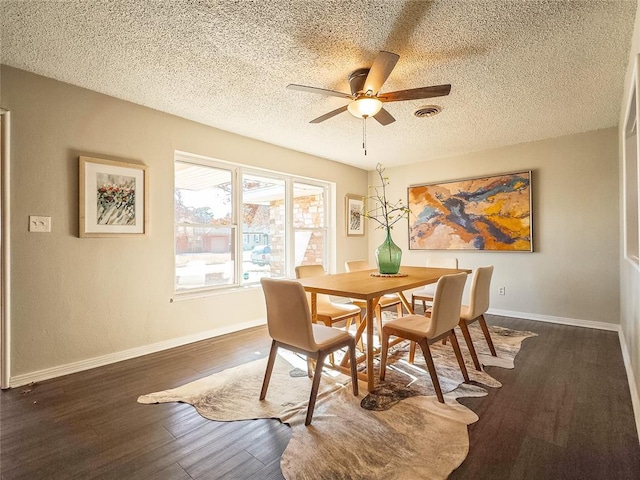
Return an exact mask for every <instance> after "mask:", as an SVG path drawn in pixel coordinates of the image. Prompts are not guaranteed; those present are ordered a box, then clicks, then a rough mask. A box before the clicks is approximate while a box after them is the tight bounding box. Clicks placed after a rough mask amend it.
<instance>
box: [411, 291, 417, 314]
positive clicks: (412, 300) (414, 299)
mask: <svg viewBox="0 0 640 480" xmlns="http://www.w3.org/2000/svg"><path fill="white" fill-rule="evenodd" d="M411 310H413V313H416V297H414V296H413V293H412V294H411Z"/></svg>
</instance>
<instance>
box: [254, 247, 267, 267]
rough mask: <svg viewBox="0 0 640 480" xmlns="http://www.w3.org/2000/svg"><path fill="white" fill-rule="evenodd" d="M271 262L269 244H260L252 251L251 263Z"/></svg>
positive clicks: (262, 263) (263, 263)
mask: <svg viewBox="0 0 640 480" xmlns="http://www.w3.org/2000/svg"><path fill="white" fill-rule="evenodd" d="M270 262H271V247H270V246H269V245H258V246H257V247H253V250H252V251H251V263H254V264H256V265H260V266H263V265H269V263H270Z"/></svg>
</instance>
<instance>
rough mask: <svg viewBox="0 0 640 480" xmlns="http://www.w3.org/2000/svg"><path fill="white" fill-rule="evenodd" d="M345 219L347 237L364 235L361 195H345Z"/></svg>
mask: <svg viewBox="0 0 640 480" xmlns="http://www.w3.org/2000/svg"><path fill="white" fill-rule="evenodd" d="M345 205H346V210H345V218H346V219H347V225H346V228H347V237H356V236H362V235H364V220H365V217H364V216H363V215H362V214H363V213H364V197H363V196H362V195H352V194H347V196H346V201H345Z"/></svg>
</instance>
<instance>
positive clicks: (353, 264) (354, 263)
mask: <svg viewBox="0 0 640 480" xmlns="http://www.w3.org/2000/svg"><path fill="white" fill-rule="evenodd" d="M344 268H345V270H346V271H347V272H357V271H359V270H369V269H371V268H372V267H371V266H370V265H369V262H368V261H367V260H348V261H346V262H344ZM351 302H353V304H354V305H357V306H358V307H360V308H361V309H362V311H363V312H364V311H365V310H366V309H367V302H366V300H359V299H357V298H352V299H351ZM388 307H396V312H397V313H398V317H401V316H402V301H401V300H400V297H398V295H396V294H395V293H392V294H388V295H383V296H382V297H380V301H379V302H378V305H376V308H375V312H374V313H375V317H376V323H377V325H376V328H377V329H378V337H379V338H380V341H381V342H382V309H383V308H388Z"/></svg>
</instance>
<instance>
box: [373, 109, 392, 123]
mask: <svg viewBox="0 0 640 480" xmlns="http://www.w3.org/2000/svg"><path fill="white" fill-rule="evenodd" d="M373 118H375V119H376V120H377V121H378V123H379V124H380V125H389V124H390V123H393V122H395V121H396V119H395V118H393V116H392V115H391V114H390V113H389V112H388V111H386V110H385V109H384V108H382V109H381V110H380V111H379V112H378V113H376V114H375V115H374V116H373Z"/></svg>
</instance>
